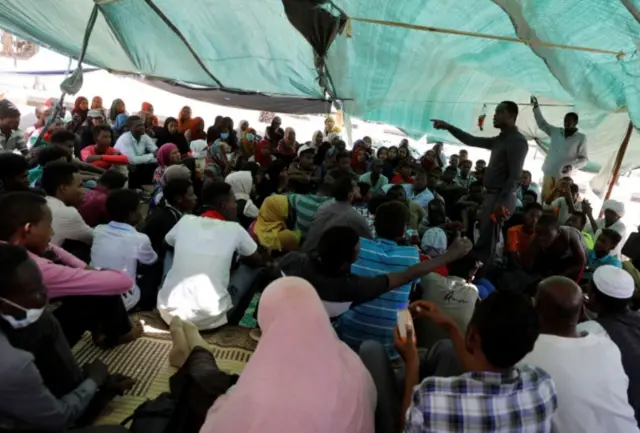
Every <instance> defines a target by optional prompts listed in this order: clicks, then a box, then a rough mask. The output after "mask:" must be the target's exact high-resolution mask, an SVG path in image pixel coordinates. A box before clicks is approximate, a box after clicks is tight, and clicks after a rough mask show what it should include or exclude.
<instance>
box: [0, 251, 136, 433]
mask: <svg viewBox="0 0 640 433" xmlns="http://www.w3.org/2000/svg"><path fill="white" fill-rule="evenodd" d="M46 306H47V289H46V287H45V286H44V285H43V283H42V275H41V274H40V270H39V269H38V265H36V263H35V262H34V261H33V260H31V259H30V258H29V256H28V255H27V252H26V251H25V250H24V249H22V248H20V247H18V246H15V245H11V244H7V243H2V244H0V427H1V428H8V429H10V430H11V429H20V428H32V429H33V428H36V429H38V431H42V430H45V431H62V430H66V429H67V428H69V427H71V426H72V425H74V424H75V423H76V421H78V419H79V418H80V417H81V416H82V415H83V414H84V413H85V412H86V410H87V408H88V406H89V404H90V403H91V402H92V400H93V399H94V396H95V395H96V393H97V392H98V389H99V388H101V387H102V386H103V385H105V384H106V383H107V381H108V379H109V381H110V384H111V385H112V386H113V387H114V388H118V387H119V386H121V388H120V389H119V390H124V389H125V388H126V386H129V387H130V386H131V385H132V383H131V385H124V384H123V381H122V377H117V378H115V380H114V379H113V377H111V378H110V377H109V371H108V368H107V366H106V365H105V364H103V363H102V362H100V361H94V362H93V363H91V364H88V365H86V366H85V368H84V373H83V371H82V370H81V369H80V367H79V366H78V364H77V362H76V360H75V358H74V357H73V354H72V353H71V349H70V348H69V344H68V343H67V340H66V339H65V337H64V334H63V332H62V329H61V327H60V324H59V323H58V321H57V320H56V318H55V317H54V316H53V314H51V313H50V312H49V311H46ZM115 382H118V383H117V384H116V383H115ZM106 388H108V387H105V389H106ZM114 396H115V392H114ZM87 421H88V420H87Z"/></svg>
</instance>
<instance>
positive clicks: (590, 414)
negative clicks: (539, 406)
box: [519, 334, 640, 433]
mask: <svg viewBox="0 0 640 433" xmlns="http://www.w3.org/2000/svg"><path fill="white" fill-rule="evenodd" d="M519 364H531V365H535V366H536V367H540V368H542V369H543V370H545V371H546V372H547V373H549V375H551V378H552V379H553V381H554V382H555V384H556V389H557V391H558V409H557V410H556V413H555V414H554V416H553V424H552V432H557V433H605V432H612V433H613V432H616V433H631V432H639V431H640V430H638V424H637V422H636V419H635V414H634V411H633V408H632V407H631V405H630V404H629V400H628V397H627V388H628V386H629V378H628V377H627V375H626V374H625V372H624V369H623V367H622V356H621V354H620V350H619V349H618V346H616V345H615V343H614V342H613V341H611V339H609V338H606V337H603V336H599V335H594V334H586V335H585V336H584V337H582V338H566V337H558V336H555V335H548V334H540V336H539V337H538V340H537V341H536V344H535V346H534V348H533V351H532V352H531V353H529V354H528V355H527V356H525V357H524V359H522V361H520V363H519Z"/></svg>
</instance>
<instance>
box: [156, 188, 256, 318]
mask: <svg viewBox="0 0 640 433" xmlns="http://www.w3.org/2000/svg"><path fill="white" fill-rule="evenodd" d="M202 201H203V205H204V206H205V207H206V208H207V209H208V211H207V212H205V213H204V214H203V216H201V217H197V216H194V215H184V216H183V217H182V218H181V219H180V220H179V221H178V223H177V224H176V225H175V226H174V227H173V228H172V229H171V231H170V232H169V233H167V236H166V237H165V241H166V243H167V244H168V245H169V246H170V247H173V249H174V260H173V265H172V267H171V269H170V270H169V273H168V274H167V276H166V278H165V280H164V283H163V285H162V288H161V289H160V292H159V293H158V311H159V312H160V316H161V317H162V319H163V320H164V321H165V322H166V323H167V324H169V323H171V319H172V318H173V317H174V316H178V317H180V318H181V319H182V320H188V321H190V322H192V323H193V324H195V325H196V326H197V327H198V329H200V330H206V329H214V328H218V327H220V326H222V325H225V324H226V323H227V322H228V316H230V315H231V314H232V313H233V312H234V310H233V308H234V306H236V305H238V304H240V303H241V301H242V299H243V298H244V297H246V296H253V294H252V293H236V292H232V293H229V290H228V289H229V279H230V276H231V265H232V263H233V258H234V255H235V254H236V253H237V254H238V255H239V256H240V257H241V260H243V261H244V262H245V263H247V264H249V265H253V266H256V267H257V266H260V265H262V264H263V260H262V257H261V256H260V255H259V253H258V245H257V244H256V243H255V241H254V240H253V239H252V238H251V236H250V235H249V233H248V232H247V231H246V230H245V229H244V228H242V226H241V225H240V224H239V223H238V222H236V221H235V218H236V216H237V213H238V212H237V204H236V199H235V196H234V194H233V192H232V191H231V186H230V185H229V184H226V183H224V182H207V183H205V185H204V187H203V188H202Z"/></svg>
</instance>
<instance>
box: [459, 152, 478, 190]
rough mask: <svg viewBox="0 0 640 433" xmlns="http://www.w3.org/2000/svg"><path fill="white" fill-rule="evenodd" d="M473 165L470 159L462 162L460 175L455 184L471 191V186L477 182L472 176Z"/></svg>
mask: <svg viewBox="0 0 640 433" xmlns="http://www.w3.org/2000/svg"><path fill="white" fill-rule="evenodd" d="M472 165H473V163H472V162H471V160H470V159H464V160H462V161H461V162H460V174H458V175H457V176H456V178H455V182H456V183H457V184H458V185H459V186H461V187H462V188H464V189H467V190H468V189H469V187H470V186H471V185H473V184H474V183H475V182H477V180H476V178H475V177H473V176H472V175H471V166H472Z"/></svg>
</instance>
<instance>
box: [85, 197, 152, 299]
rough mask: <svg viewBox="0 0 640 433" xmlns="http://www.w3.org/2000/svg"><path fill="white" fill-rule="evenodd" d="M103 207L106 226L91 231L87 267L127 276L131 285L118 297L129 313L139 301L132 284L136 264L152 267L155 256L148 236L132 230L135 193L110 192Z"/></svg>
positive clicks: (137, 205)
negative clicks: (113, 271)
mask: <svg viewBox="0 0 640 433" xmlns="http://www.w3.org/2000/svg"><path fill="white" fill-rule="evenodd" d="M105 207H106V209H107V215H108V219H109V223H108V224H101V225H99V226H97V227H96V228H95V230H94V240H93V245H92V246H91V267H93V268H96V269H118V270H122V271H124V272H126V274H127V275H129V277H131V279H132V280H133V281H134V283H133V285H132V286H131V288H130V290H129V291H128V292H127V293H125V294H124V295H123V296H122V299H123V301H124V305H125V308H126V309H127V311H129V310H131V309H132V308H133V307H135V306H136V304H137V303H138V301H139V300H140V288H138V286H137V284H136V281H137V276H138V263H140V264H142V265H152V264H154V263H155V262H156V261H157V260H158V255H157V254H156V252H155V251H154V250H153V248H152V247H151V241H150V240H149V236H147V235H145V234H144V233H139V232H138V231H137V230H136V229H135V227H136V225H138V223H139V222H140V220H141V219H142V215H141V214H140V197H138V193H137V192H135V191H133V190H130V189H121V190H117V191H112V192H111V193H109V196H108V197H107V202H106V205H105Z"/></svg>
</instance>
